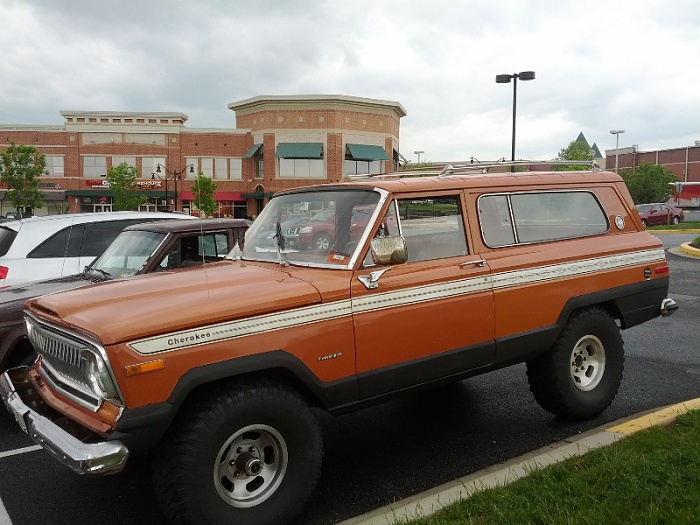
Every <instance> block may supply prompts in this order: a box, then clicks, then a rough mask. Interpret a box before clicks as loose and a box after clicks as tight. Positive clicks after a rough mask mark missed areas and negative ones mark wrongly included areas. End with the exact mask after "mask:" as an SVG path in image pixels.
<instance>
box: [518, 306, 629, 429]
mask: <svg viewBox="0 0 700 525" xmlns="http://www.w3.org/2000/svg"><path fill="white" fill-rule="evenodd" d="M624 359H625V358H624V347H623V342H622V337H621V335H620V329H619V328H618V326H617V323H615V320H614V319H613V318H612V317H611V316H610V314H608V313H607V312H606V311H605V310H603V309H601V308H598V307H592V308H587V309H585V310H581V311H579V312H576V313H574V314H573V315H572V316H571V319H570V320H569V322H568V324H567V326H566V328H565V329H564V330H563V331H562V333H561V334H560V335H559V337H558V338H557V340H556V341H555V343H554V345H553V346H552V348H551V350H550V351H549V352H547V353H546V354H544V355H542V356H540V357H539V358H537V359H535V360H533V361H529V362H528V363H527V376H528V381H529V383H530V391H531V392H532V393H533V395H534V396H535V399H536V400H537V402H538V403H539V404H540V406H542V408H544V409H545V410H547V411H549V412H551V413H553V414H556V415H558V416H561V417H564V418H567V419H587V418H591V417H594V416H597V415H599V414H600V413H601V412H603V411H604V410H605V409H606V408H607V407H608V406H609V405H610V403H612V400H613V399H614V398H615V396H616V395H617V391H618V389H619V387H620V382H621V381H622V372H623V368H624Z"/></svg>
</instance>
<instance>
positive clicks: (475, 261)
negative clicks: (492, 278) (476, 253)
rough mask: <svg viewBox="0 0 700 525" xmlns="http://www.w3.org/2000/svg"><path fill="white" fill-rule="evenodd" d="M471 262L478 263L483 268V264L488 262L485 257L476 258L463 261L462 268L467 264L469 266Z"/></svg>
mask: <svg viewBox="0 0 700 525" xmlns="http://www.w3.org/2000/svg"><path fill="white" fill-rule="evenodd" d="M470 264H476V265H477V266H479V267H481V268H483V266H484V265H485V264H486V261H485V260H483V259H475V260H473V261H467V262H463V263H461V264H460V265H459V266H460V268H464V267H465V266H469V265H470Z"/></svg>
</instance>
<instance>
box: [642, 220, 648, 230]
mask: <svg viewBox="0 0 700 525" xmlns="http://www.w3.org/2000/svg"><path fill="white" fill-rule="evenodd" d="M642 226H644V227H645V228H646V227H647V220H646V219H642Z"/></svg>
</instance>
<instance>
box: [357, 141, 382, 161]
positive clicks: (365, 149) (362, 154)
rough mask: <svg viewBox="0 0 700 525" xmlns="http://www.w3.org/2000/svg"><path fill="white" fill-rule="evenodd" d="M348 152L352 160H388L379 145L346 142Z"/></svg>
mask: <svg viewBox="0 0 700 525" xmlns="http://www.w3.org/2000/svg"><path fill="white" fill-rule="evenodd" d="M348 154H349V155H350V156H351V157H352V158H353V159H354V160H390V159H389V155H387V154H386V151H384V148H382V147H381V146H368V145H365V144H348Z"/></svg>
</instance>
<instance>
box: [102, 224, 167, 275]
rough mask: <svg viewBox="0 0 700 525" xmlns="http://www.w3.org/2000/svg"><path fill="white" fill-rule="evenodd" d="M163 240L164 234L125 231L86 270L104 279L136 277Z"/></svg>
mask: <svg viewBox="0 0 700 525" xmlns="http://www.w3.org/2000/svg"><path fill="white" fill-rule="evenodd" d="M164 238H165V234H164V233H155V232H147V231H125V232H122V233H120V234H119V236H118V237H117V238H116V239H114V241H113V242H112V244H110V245H109V247H108V248H107V250H105V252H104V253H103V254H102V255H100V257H99V258H97V259H96V260H95V261H94V262H93V263H92V264H91V265H90V267H89V268H88V271H95V272H97V273H99V274H101V277H103V278H106V279H119V278H121V277H129V276H131V275H136V274H137V273H138V272H139V270H141V268H142V267H143V265H144V264H145V263H146V261H147V260H148V258H149V257H150V256H151V254H152V253H153V252H154V251H155V250H156V248H158V246H160V243H161V242H163V239H164Z"/></svg>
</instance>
